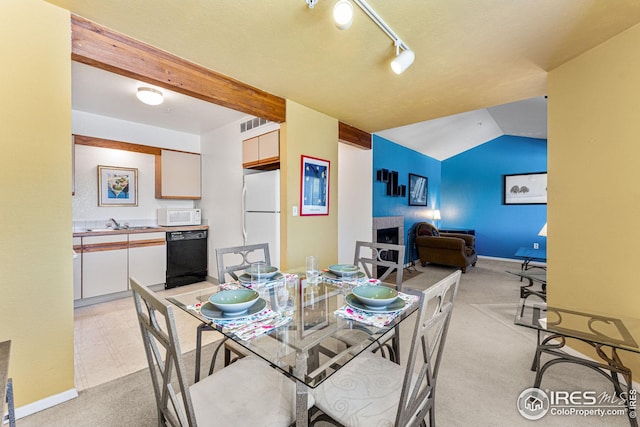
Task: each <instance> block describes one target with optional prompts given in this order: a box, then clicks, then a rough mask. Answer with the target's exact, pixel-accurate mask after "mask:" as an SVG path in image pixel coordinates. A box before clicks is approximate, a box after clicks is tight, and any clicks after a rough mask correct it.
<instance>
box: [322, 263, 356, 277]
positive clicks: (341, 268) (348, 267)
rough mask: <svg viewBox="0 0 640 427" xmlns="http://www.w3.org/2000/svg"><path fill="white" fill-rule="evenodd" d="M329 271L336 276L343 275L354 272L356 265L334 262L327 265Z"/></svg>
mask: <svg viewBox="0 0 640 427" xmlns="http://www.w3.org/2000/svg"><path fill="white" fill-rule="evenodd" d="M329 271H330V272H332V273H333V274H335V275H336V276H343V275H344V274H349V273H352V274H355V273H357V272H358V271H360V270H359V269H358V267H357V266H355V265H352V264H334V265H330V266H329Z"/></svg>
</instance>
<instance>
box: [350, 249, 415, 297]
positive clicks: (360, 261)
mask: <svg viewBox="0 0 640 427" xmlns="http://www.w3.org/2000/svg"><path fill="white" fill-rule="evenodd" d="M404 251H405V247H404V245H394V244H391V243H376V242H362V241H356V251H355V254H354V257H353V263H354V264H355V265H356V266H358V267H362V269H363V270H364V272H365V274H366V275H367V277H369V278H377V279H378V280H380V281H381V282H384V281H385V280H386V279H387V278H388V277H389V275H390V274H391V273H393V272H394V271H395V273H396V280H395V283H396V284H395V288H396V290H398V291H401V290H402V273H403V272H404ZM385 284H387V283H386V282H385Z"/></svg>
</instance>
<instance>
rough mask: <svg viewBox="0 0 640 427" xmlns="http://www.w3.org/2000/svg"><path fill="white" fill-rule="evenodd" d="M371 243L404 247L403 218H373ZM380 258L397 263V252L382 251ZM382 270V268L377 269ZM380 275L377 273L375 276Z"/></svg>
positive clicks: (379, 272)
mask: <svg viewBox="0 0 640 427" xmlns="http://www.w3.org/2000/svg"><path fill="white" fill-rule="evenodd" d="M372 241H374V242H377V243H390V244H394V245H404V217H402V216H383V217H374V218H373V236H372ZM380 258H382V259H384V260H386V261H393V262H397V261H398V252H397V251H384V252H382V253H381V254H380ZM381 269H382V270H383V271H384V269H385V268H384V267H382V268H380V267H379V268H378V270H381ZM380 274H382V272H381V271H378V272H377V276H380Z"/></svg>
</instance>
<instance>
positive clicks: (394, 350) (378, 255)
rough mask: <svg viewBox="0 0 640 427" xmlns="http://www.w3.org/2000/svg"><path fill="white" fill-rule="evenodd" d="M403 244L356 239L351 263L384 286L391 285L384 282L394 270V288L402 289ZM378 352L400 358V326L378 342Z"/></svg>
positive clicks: (391, 357)
mask: <svg viewBox="0 0 640 427" xmlns="http://www.w3.org/2000/svg"><path fill="white" fill-rule="evenodd" d="M404 251H405V247H404V245H396V244H391V243H377V242H362V241H356V250H355V254H354V257H353V263H354V264H355V265H356V266H358V267H361V268H362V269H363V270H364V272H365V274H366V275H367V277H369V278H370V279H371V278H377V279H378V280H380V281H381V282H382V284H383V285H385V286H391V287H393V284H392V283H389V282H385V280H387V279H388V278H389V277H390V275H391V274H392V273H394V272H395V289H396V290H397V291H398V292H400V291H402V275H403V274H402V273H403V272H404ZM379 349H380V352H381V354H382V355H383V356H385V357H388V358H389V360H392V361H394V362H399V360H400V328H394V330H393V331H389V333H388V334H387V337H386V338H385V339H384V340H383V341H382V343H381V344H380V347H379Z"/></svg>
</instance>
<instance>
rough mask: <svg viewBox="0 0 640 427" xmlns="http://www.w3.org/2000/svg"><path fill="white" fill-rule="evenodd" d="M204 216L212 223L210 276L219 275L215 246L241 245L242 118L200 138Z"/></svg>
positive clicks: (210, 229) (201, 205) (210, 227)
mask: <svg viewBox="0 0 640 427" xmlns="http://www.w3.org/2000/svg"><path fill="white" fill-rule="evenodd" d="M201 154H202V199H201V200H200V207H201V209H202V215H203V220H204V219H206V220H208V223H209V276H212V277H216V278H217V277H218V264H217V263H216V254H215V248H223V247H229V246H238V245H242V244H243V241H242V137H241V136H240V121H238V122H234V123H231V124H229V125H227V126H224V127H222V128H219V129H216V130H214V131H212V132H210V133H208V134H205V135H202V138H201Z"/></svg>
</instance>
